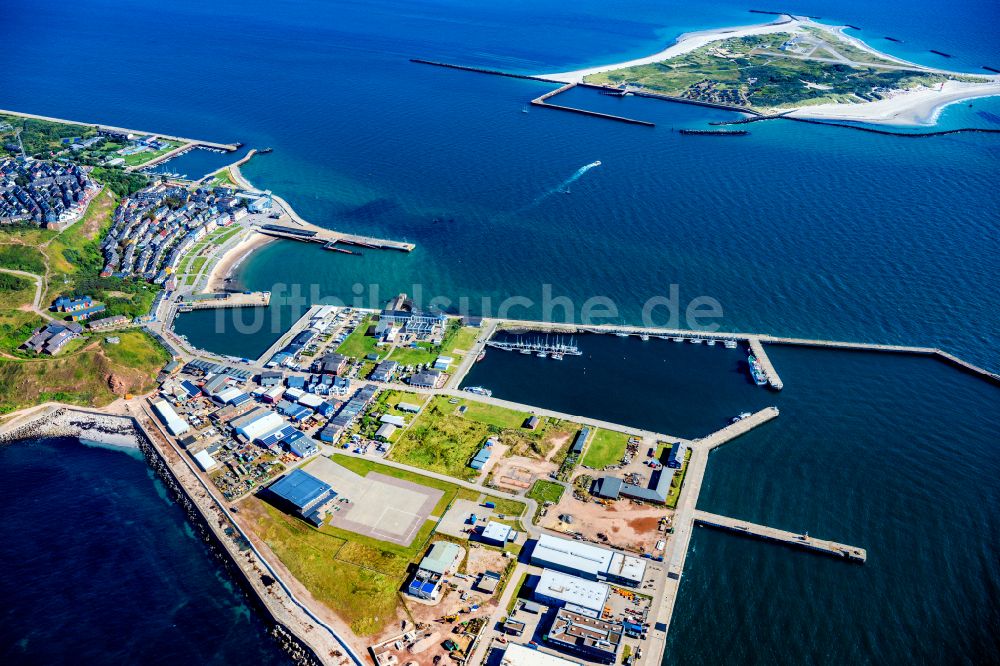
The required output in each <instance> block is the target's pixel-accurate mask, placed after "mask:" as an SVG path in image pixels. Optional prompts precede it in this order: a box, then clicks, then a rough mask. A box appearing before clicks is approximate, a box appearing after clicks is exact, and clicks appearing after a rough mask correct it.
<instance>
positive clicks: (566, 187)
mask: <svg viewBox="0 0 1000 666" xmlns="http://www.w3.org/2000/svg"><path fill="white" fill-rule="evenodd" d="M599 166H601V160H596V161H594V162H591V163H590V164H584V165H583V166H582V167H580V168H579V169H577V170H576V171H574V172H573V175H571V176H570V177H569V178H567V179H566V180H564V181H563V182H561V183H559V184H558V185H556V186H555V187H553V188H552V189H551V190H548V191H547V192H545V193H543V194H541V195H540V196H538V197H536V198H535V199H534V200H533V201H532V202H531V203H529V204H528V205H527V206H523V207H521V208H518V209H517V210H515V211H513V213H514V214H517V213H524V212H526V211H529V210H531V209H532V208H534V207H535V206H538V205H539V204H540V203H542V202H543V201H545V200H546V199H548V198H549V197H551V196H552V195H553V194H570V185H572V184H573V183H575V182H576V181H578V180H580V178H582V177H583V174H585V173H587V172H588V171H590V170H591V169H593V168H594V167H599Z"/></svg>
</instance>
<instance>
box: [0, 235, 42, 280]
mask: <svg viewBox="0 0 1000 666" xmlns="http://www.w3.org/2000/svg"><path fill="white" fill-rule="evenodd" d="M0 268H10V269H11V270H15V271H25V272H27V273H34V274H35V275H44V274H45V257H43V256H42V253H41V251H39V250H38V249H37V248H34V247H30V246H28V245H19V244H14V243H7V244H4V245H0Z"/></svg>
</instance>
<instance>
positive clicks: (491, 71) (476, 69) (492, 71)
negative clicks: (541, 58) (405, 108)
mask: <svg viewBox="0 0 1000 666" xmlns="http://www.w3.org/2000/svg"><path fill="white" fill-rule="evenodd" d="M410 62H415V63H417V64H418V65H433V66H434V67H444V68H446V69H457V70H461V71H463V72H476V73H477V74H491V75H493V76H506V77H507V78H509V79H525V80H528V81H542V82H545V83H559V84H562V83H563V82H562V81H556V80H555V79H547V78H545V77H543V76H533V75H531V74H515V73H513V72H504V71H502V70H499V69H490V68H488V67H471V66H469V65H455V64H452V63H449V62H439V61H437V60H424V59H423V58H410Z"/></svg>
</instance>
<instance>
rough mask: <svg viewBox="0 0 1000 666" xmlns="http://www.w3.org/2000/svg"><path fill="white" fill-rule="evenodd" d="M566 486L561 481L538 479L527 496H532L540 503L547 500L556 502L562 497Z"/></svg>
mask: <svg viewBox="0 0 1000 666" xmlns="http://www.w3.org/2000/svg"><path fill="white" fill-rule="evenodd" d="M565 491H566V488H565V487H564V486H563V485H562V484H559V483H554V482H552V481H546V480H545V479H538V480H537V481H535V484H534V485H533V486H531V490H529V491H528V493H527V495H526V497H530V498H531V499H533V500H535V501H536V502H538V503H539V505H541V504H544V503H545V502H552V503H553V504H555V503H556V502H558V501H559V500H560V499H562V496H563V493H564V492H565Z"/></svg>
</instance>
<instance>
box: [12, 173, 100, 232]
mask: <svg viewBox="0 0 1000 666" xmlns="http://www.w3.org/2000/svg"><path fill="white" fill-rule="evenodd" d="M99 189H100V188H99V187H98V186H97V184H96V183H94V182H93V181H92V180H91V179H90V178H89V177H88V176H87V173H86V170H85V167H81V166H78V165H76V164H72V163H66V164H58V163H54V162H43V161H36V160H33V161H30V162H27V161H23V160H16V159H0V225H4V224H33V225H36V226H40V227H45V228H48V229H63V228H65V227H67V226H69V225H70V224H72V223H73V222H75V221H77V220H78V219H80V216H81V215H83V212H84V211H85V210H86V208H87V204H89V203H90V200H91V199H93V198H94V196H95V195H96V194H97V192H98V191H99Z"/></svg>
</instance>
